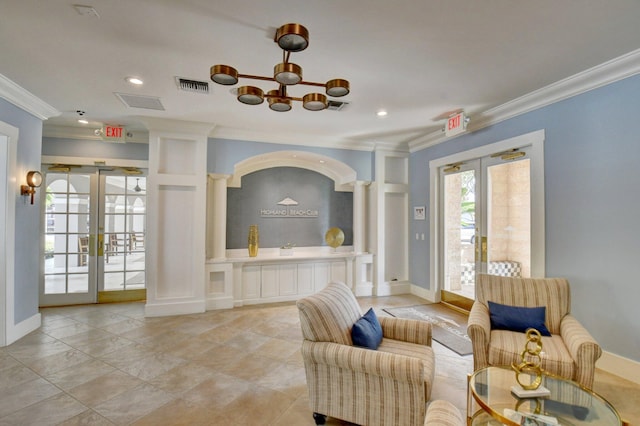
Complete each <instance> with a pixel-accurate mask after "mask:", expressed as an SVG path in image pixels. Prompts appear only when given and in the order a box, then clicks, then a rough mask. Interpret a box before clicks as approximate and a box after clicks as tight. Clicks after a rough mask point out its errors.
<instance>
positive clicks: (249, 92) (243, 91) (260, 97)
mask: <svg viewBox="0 0 640 426" xmlns="http://www.w3.org/2000/svg"><path fill="white" fill-rule="evenodd" d="M238 100H239V101H240V102H242V103H243V104H247V105H259V104H261V103H262V102H264V93H263V92H262V89H260V88H258V87H253V86H242V87H239V88H238Z"/></svg>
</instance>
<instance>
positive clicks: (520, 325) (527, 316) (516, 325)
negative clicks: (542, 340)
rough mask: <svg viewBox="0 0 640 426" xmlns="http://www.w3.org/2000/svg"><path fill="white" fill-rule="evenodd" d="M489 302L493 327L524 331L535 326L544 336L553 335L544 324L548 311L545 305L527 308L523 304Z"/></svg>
mask: <svg viewBox="0 0 640 426" xmlns="http://www.w3.org/2000/svg"><path fill="white" fill-rule="evenodd" d="M488 303H489V315H490V316H491V328H492V329H495V330H509V331H518V332H520V333H524V332H526V331H527V329H528V328H535V329H536V330H538V331H539V332H540V334H542V335H543V336H551V333H550V332H549V330H548V329H547V327H546V326H545V325H544V316H545V313H546V308H545V307H544V306H539V307H536V308H525V307H522V306H508V305H501V304H499V303H495V302H488Z"/></svg>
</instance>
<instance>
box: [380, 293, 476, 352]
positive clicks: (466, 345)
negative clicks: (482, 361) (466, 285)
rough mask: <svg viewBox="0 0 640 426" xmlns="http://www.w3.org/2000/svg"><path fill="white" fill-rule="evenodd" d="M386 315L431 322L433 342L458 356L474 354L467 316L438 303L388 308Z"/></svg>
mask: <svg viewBox="0 0 640 426" xmlns="http://www.w3.org/2000/svg"><path fill="white" fill-rule="evenodd" d="M384 311H385V312H386V313H388V314H389V315H392V316H394V317H396V318H409V319H418V320H423V321H429V322H430V323H431V331H432V337H433V340H435V341H436V342H438V343H440V344H442V345H444V346H446V347H447V348H449V349H451V350H452V351H454V352H455V353H457V354H458V355H469V354H471V353H473V349H472V348H471V339H470V338H469V336H467V316H466V315H464V314H461V313H459V312H457V311H455V310H453V309H450V308H447V307H446V306H443V305H440V304H438V303H433V304H429V305H416V306H407V307H402V308H386V309H384Z"/></svg>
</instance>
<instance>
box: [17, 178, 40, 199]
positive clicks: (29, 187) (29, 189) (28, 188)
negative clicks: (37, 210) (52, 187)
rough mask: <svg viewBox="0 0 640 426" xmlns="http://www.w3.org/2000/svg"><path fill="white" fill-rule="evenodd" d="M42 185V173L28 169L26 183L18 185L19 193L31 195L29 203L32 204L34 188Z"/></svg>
mask: <svg viewBox="0 0 640 426" xmlns="http://www.w3.org/2000/svg"><path fill="white" fill-rule="evenodd" d="M40 185H42V175H41V174H40V172H38V171H30V172H28V173H27V184H26V185H20V195H31V204H33V196H34V195H35V194H36V188H39V187H40Z"/></svg>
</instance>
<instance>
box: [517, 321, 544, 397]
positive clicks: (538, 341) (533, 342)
mask: <svg viewBox="0 0 640 426" xmlns="http://www.w3.org/2000/svg"><path fill="white" fill-rule="evenodd" d="M541 352H542V335H541V334H540V332H539V331H538V330H536V329H535V328H530V329H528V330H527V341H526V343H525V344H524V349H523V350H522V353H521V354H520V360H521V362H520V364H519V365H515V364H511V368H513V370H514V371H515V372H516V381H517V382H518V384H519V385H520V386H521V387H522V389H524V390H526V391H530V390H536V389H538V388H539V387H540V384H541V383H542V368H541V367H540V365H541V364H542V358H540V353H541ZM527 355H531V356H533V357H534V361H527ZM532 373H533V374H535V379H533V381H531V383H529V384H524V383H522V381H520V376H521V375H522V374H526V375H527V376H531V374H532Z"/></svg>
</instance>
